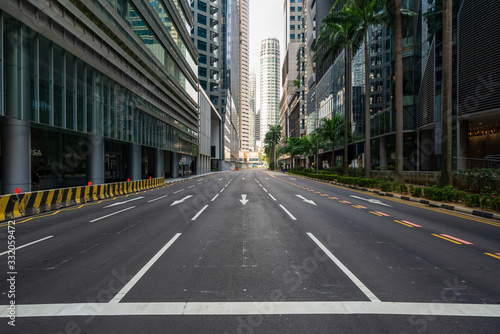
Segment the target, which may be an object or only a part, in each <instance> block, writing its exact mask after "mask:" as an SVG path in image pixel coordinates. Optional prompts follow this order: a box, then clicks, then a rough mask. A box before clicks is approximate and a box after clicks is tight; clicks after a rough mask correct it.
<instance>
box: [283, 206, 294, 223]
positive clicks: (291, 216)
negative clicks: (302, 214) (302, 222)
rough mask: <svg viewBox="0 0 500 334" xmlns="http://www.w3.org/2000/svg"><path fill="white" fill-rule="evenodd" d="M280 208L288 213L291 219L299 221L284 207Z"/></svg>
mask: <svg viewBox="0 0 500 334" xmlns="http://www.w3.org/2000/svg"><path fill="white" fill-rule="evenodd" d="M280 207H281V208H282V209H283V211H285V212H286V214H287V215H289V216H290V218H292V219H293V220H297V218H295V217H294V216H293V215H292V214H291V213H290V211H288V210H287V209H286V208H285V207H284V206H283V205H281V204H280Z"/></svg>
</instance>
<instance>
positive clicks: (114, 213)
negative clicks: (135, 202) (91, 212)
mask: <svg viewBox="0 0 500 334" xmlns="http://www.w3.org/2000/svg"><path fill="white" fill-rule="evenodd" d="M133 208H135V206H131V207H130V208H126V209H123V210H120V211H116V212H113V213H110V214H109V215H106V216H102V217H99V218H96V219H92V220H90V221H89V223H93V222H96V221H98V220H101V219H104V218H108V217H110V216H113V215H116V214H118V213H120V212H123V211H127V210H130V209H133Z"/></svg>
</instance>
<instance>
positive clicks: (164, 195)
mask: <svg viewBox="0 0 500 334" xmlns="http://www.w3.org/2000/svg"><path fill="white" fill-rule="evenodd" d="M167 196H168V195H164V196H161V197H158V198H155V199H152V200H150V201H148V203H151V202H154V201H157V200H159V199H162V198H165V197H167Z"/></svg>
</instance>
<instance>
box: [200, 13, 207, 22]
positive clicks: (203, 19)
mask: <svg viewBox="0 0 500 334" xmlns="http://www.w3.org/2000/svg"><path fill="white" fill-rule="evenodd" d="M198 23H200V24H207V17H206V16H205V15H201V14H198Z"/></svg>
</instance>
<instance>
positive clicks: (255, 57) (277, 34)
mask: <svg viewBox="0 0 500 334" xmlns="http://www.w3.org/2000/svg"><path fill="white" fill-rule="evenodd" d="M283 2H284V0H249V3H250V17H249V19H250V32H249V38H250V73H252V71H255V74H256V75H257V97H258V96H259V66H260V63H259V55H260V42H261V41H262V40H264V39H266V38H269V37H274V38H277V39H278V40H279V41H280V49H281V52H280V57H281V62H283V54H284V45H283V32H282V31H283V23H282V22H283ZM257 105H259V99H258V98H257Z"/></svg>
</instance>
